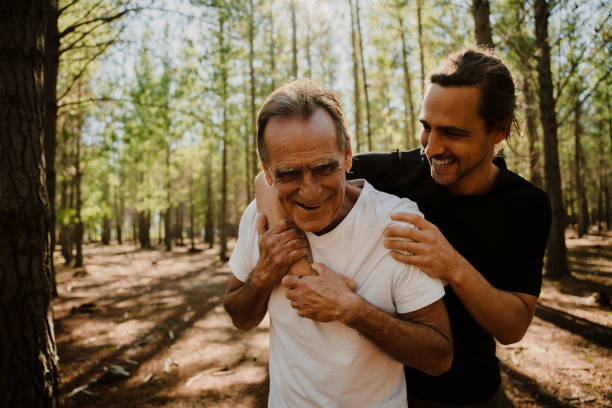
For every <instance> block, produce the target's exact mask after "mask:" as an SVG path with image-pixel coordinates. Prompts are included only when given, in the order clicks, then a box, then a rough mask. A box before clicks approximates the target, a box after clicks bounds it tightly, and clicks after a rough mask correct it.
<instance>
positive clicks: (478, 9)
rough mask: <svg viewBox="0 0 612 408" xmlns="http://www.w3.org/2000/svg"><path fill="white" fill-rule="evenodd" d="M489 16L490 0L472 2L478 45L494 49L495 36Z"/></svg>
mask: <svg viewBox="0 0 612 408" xmlns="http://www.w3.org/2000/svg"><path fill="white" fill-rule="evenodd" d="M489 14H490V9H489V0H472V15H473V16H474V32H475V35H476V45H483V46H486V47H490V48H493V35H492V34H491V23H490V21H489Z"/></svg>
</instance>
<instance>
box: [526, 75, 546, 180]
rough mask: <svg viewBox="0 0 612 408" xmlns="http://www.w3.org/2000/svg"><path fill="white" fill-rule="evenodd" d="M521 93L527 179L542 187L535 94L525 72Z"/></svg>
mask: <svg viewBox="0 0 612 408" xmlns="http://www.w3.org/2000/svg"><path fill="white" fill-rule="evenodd" d="M523 95H524V96H525V101H524V102H525V104H524V106H525V121H526V125H527V126H526V130H527V131H526V134H527V143H528V149H529V179H530V180H531V182H532V183H533V184H535V185H536V186H538V187H542V186H543V183H542V174H541V172H540V166H539V161H540V152H539V150H538V149H537V147H536V140H537V138H538V125H537V119H538V113H537V110H536V107H535V95H534V93H533V88H532V86H531V81H530V79H529V77H528V74H527V73H524V74H523Z"/></svg>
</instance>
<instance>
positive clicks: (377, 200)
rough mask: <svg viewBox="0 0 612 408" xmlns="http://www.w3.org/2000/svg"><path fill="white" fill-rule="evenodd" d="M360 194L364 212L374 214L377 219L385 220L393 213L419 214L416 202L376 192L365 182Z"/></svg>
mask: <svg viewBox="0 0 612 408" xmlns="http://www.w3.org/2000/svg"><path fill="white" fill-rule="evenodd" d="M362 194H364V204H365V208H364V211H366V212H369V213H372V214H376V217H377V218H379V219H380V217H385V218H387V217H388V216H389V215H390V214H391V213H394V212H411V213H418V214H421V212H420V211H419V207H418V205H417V203H416V202H414V201H412V200H410V199H408V198H400V197H398V196H395V195H393V194H389V193H386V192H384V191H380V190H377V189H376V188H375V187H374V186H372V185H371V184H370V183H368V182H367V181H365V183H364V186H363V191H362Z"/></svg>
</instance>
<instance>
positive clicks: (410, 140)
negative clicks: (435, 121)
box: [397, 15, 418, 149]
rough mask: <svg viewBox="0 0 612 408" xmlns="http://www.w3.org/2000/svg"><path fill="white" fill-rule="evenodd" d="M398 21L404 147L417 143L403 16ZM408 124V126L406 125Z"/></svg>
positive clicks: (408, 147) (413, 145)
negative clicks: (400, 47)
mask: <svg viewBox="0 0 612 408" xmlns="http://www.w3.org/2000/svg"><path fill="white" fill-rule="evenodd" d="M397 19H398V21H399V28H400V35H401V36H402V67H403V69H404V87H405V88H404V133H405V142H404V145H405V146H406V149H410V148H412V147H415V146H417V145H418V142H417V139H416V128H415V125H416V124H415V122H414V104H413V103H412V85H411V84H412V78H411V76H410V71H409V70H408V49H407V48H406V33H405V31H404V17H402V16H401V15H400V16H399V17H398V18H397ZM408 125H410V127H409V126H408Z"/></svg>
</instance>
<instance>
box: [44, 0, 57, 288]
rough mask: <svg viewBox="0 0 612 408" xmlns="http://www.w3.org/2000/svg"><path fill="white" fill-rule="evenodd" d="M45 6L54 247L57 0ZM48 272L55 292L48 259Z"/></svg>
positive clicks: (47, 153)
mask: <svg viewBox="0 0 612 408" xmlns="http://www.w3.org/2000/svg"><path fill="white" fill-rule="evenodd" d="M44 4H45V6H46V17H47V32H46V36H45V52H44V68H43V69H44V75H45V76H44V81H43V82H44V83H43V98H44V101H45V108H46V114H45V124H44V126H45V136H44V142H43V146H44V152H45V165H46V172H47V174H46V180H47V181H46V187H47V196H48V197H49V211H50V225H49V228H50V231H51V251H54V250H55V224H56V214H55V179H56V176H55V145H56V140H55V137H56V130H57V128H56V122H57V99H56V97H57V95H56V88H57V69H58V66H59V47H60V39H59V32H58V27H57V20H58V18H59V12H58V2H57V0H47V1H45V2H44ZM51 275H52V277H53V282H52V283H53V297H55V296H57V286H56V283H55V265H54V264H53V262H51Z"/></svg>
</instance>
